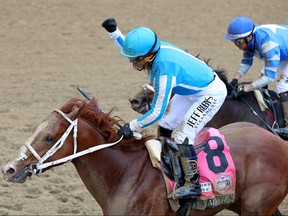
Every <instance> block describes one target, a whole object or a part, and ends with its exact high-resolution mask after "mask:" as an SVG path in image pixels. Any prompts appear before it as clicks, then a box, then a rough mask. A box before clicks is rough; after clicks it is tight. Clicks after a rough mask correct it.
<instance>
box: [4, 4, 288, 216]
mask: <svg viewBox="0 0 288 216" xmlns="http://www.w3.org/2000/svg"><path fill="white" fill-rule="evenodd" d="M287 11H288V4H287V0H274V1H273V2H271V1H270V0H269V1H268V0H252V1H251V0H242V1H233V0H232V1H231V0H218V1H215V0H201V1H197V0H180V1H168V0H146V1H132V0H0V74H1V79H0V89H1V91H0V97H1V102H2V103H1V104H0V119H1V125H0V140H1V141H0V164H1V165H3V164H4V163H5V162H6V161H7V160H8V159H10V158H11V157H12V155H14V154H15V152H16V151H17V150H18V148H19V147H20V146H21V145H23V144H24V142H25V141H26V140H27V139H28V138H29V136H30V135H31V132H32V129H33V128H34V127H35V126H37V125H38V124H39V123H40V122H41V121H42V119H43V118H44V117H46V115H47V114H49V113H50V112H52V111H53V110H54V109H56V108H59V107H60V106H62V105H63V104H64V103H65V102H66V101H67V100H68V99H70V98H72V97H75V96H76V97H81V95H80V94H79V93H78V92H77V90H76V86H77V85H81V86H82V87H83V88H85V89H86V90H87V91H88V92H89V93H90V94H91V95H93V96H95V97H96V98H98V99H99V101H100V104H101V105H102V108H103V109H104V110H108V109H110V108H115V113H116V114H118V115H119V116H121V117H122V118H123V119H125V120H127V121H130V120H132V119H133V118H135V117H137V116H138V114H137V113H135V112H133V111H132V110H131V109H130V105H129V102H128V98H129V97H130V96H132V95H133V94H134V92H135V91H138V89H139V88H140V87H141V86H142V85H143V84H144V83H146V82H147V78H146V76H145V74H144V73H141V72H137V71H135V70H133V69H132V67H131V64H130V63H129V62H128V60H127V59H125V58H123V57H122V56H121V55H120V54H119V52H118V51H117V49H116V47H115V46H114V44H113V43H112V42H111V41H110V39H109V38H108V35H107V34H106V32H105V31H104V29H103V28H102V27H101V23H102V21H103V20H104V19H106V18H108V17H115V18H116V19H117V21H118V24H119V27H120V28H121V30H122V31H123V33H127V32H128V31H129V30H130V29H132V28H134V27H137V26H148V27H151V28H153V29H154V30H155V31H156V32H157V34H158V36H159V38H161V39H162V40H166V41H169V42H171V43H174V44H176V45H178V46H179V47H182V48H183V49H187V50H188V51H189V52H190V53H192V54H193V55H197V54H199V53H200V54H201V57H203V58H204V57H205V58H211V59H212V61H211V65H212V66H214V67H218V66H219V67H221V68H225V69H226V70H227V71H228V72H229V74H228V75H229V78H230V79H231V78H232V75H233V74H234V72H235V69H236V67H237V65H238V62H239V61H240V58H241V55H242V53H241V52H240V51H238V50H237V48H236V47H234V45H233V44H232V43H231V42H228V41H226V40H225V39H224V37H223V35H224V34H225V32H226V28H227V25H228V23H229V22H230V20H231V19H232V18H234V17H235V16H239V15H246V16H249V17H250V18H251V19H253V20H254V22H255V23H282V24H283V23H285V22H286V23H287V21H288V19H287ZM260 67H261V62H259V61H257V60H256V61H255V66H254V68H253V70H251V71H250V75H248V76H247V77H246V79H247V80H249V81H251V80H252V79H255V77H257V76H258V74H259V71H260ZM149 131H150V132H151V133H155V126H153V127H151V128H149ZM283 175H285V174H283ZM280 209H281V211H282V212H283V213H285V214H288V204H287V203H286V201H285V202H284V203H283V204H282V205H281V207H280ZM101 214H102V212H101V209H100V208H99V206H98V204H97V203H96V202H95V201H94V199H93V197H92V196H91V195H90V194H89V193H88V191H87V190H86V188H85V187H84V185H83V183H82V182H81V180H80V178H79V177H78V175H77V173H76V171H75V168H74V167H73V165H72V164H70V163H68V164H65V165H62V166H60V167H57V168H54V169H51V170H50V171H48V172H46V173H43V174H42V175H40V177H38V178H33V179H31V180H30V181H27V182H26V183H24V184H12V183H8V182H5V181H4V180H3V179H2V178H0V215H101ZM227 214H228V212H227V211H225V212H222V213H221V214H219V215H227Z"/></svg>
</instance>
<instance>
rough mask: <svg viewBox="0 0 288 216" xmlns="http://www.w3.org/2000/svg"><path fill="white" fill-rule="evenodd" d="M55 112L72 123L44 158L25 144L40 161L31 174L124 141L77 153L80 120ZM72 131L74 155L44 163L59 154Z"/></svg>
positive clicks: (59, 111)
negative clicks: (56, 153)
mask: <svg viewBox="0 0 288 216" xmlns="http://www.w3.org/2000/svg"><path fill="white" fill-rule="evenodd" d="M55 111H56V112H58V113H59V114H61V115H62V116H63V117H64V118H65V119H66V120H67V121H68V122H69V123H70V125H69V127H68V128H67V129H66V131H65V132H64V133H63V135H62V137H60V139H59V140H58V141H57V142H56V143H55V144H54V145H53V146H52V147H51V149H49V150H48V151H47V152H46V153H45V154H44V155H43V156H42V157H41V156H40V155H39V154H38V153H37V152H36V151H35V149H34V148H33V147H32V146H31V145H30V144H27V143H25V146H26V147H27V148H28V149H29V151H30V152H31V153H32V154H33V155H34V157H35V158H36V159H37V160H38V162H37V163H36V164H35V166H33V168H32V166H31V170H30V172H31V173H32V174H36V173H37V171H38V170H40V173H41V172H42V169H45V168H47V167H50V166H54V165H57V164H60V163H65V162H67V161H71V160H72V159H74V158H78V157H81V156H83V155H86V154H88V153H92V152H94V151H98V150H101V149H104V148H107V147H110V146H113V145H116V144H117V143H119V142H120V141H121V140H122V139H123V136H122V137H121V138H120V139H119V140H117V141H116V142H113V143H106V144H101V145H97V146H94V147H91V148H88V149H86V150H83V151H80V152H77V153H76V151H77V123H78V119H75V120H74V121H72V120H71V119H70V118H69V117H68V116H67V115H65V113H63V112H62V111H61V110H55ZM72 129H73V140H74V150H73V154H72V155H69V156H66V157H64V158H61V159H58V160H55V161H51V162H46V163H44V161H46V160H47V159H48V158H49V157H51V156H52V155H53V154H54V153H55V152H57V151H58V149H60V148H61V147H62V146H63V144H64V142H65V140H66V139H67V137H68V135H69V134H70V132H71V131H72Z"/></svg>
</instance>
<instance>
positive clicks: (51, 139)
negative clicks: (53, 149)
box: [45, 134, 54, 144]
mask: <svg viewBox="0 0 288 216" xmlns="http://www.w3.org/2000/svg"><path fill="white" fill-rule="evenodd" d="M53 140H54V137H53V136H52V135H50V134H48V135H47V136H46V137H45V142H46V143H47V144H51V142H53Z"/></svg>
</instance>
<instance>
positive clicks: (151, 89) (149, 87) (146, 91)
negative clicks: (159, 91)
mask: <svg viewBox="0 0 288 216" xmlns="http://www.w3.org/2000/svg"><path fill="white" fill-rule="evenodd" d="M148 89H149V90H150V91H152V92H155V89H154V88H153V86H151V85H149V84H147V83H146V84H145V85H144V86H143V91H144V94H145V97H146V100H147V105H146V106H147V110H150V108H151V102H152V101H150V99H149V96H148Z"/></svg>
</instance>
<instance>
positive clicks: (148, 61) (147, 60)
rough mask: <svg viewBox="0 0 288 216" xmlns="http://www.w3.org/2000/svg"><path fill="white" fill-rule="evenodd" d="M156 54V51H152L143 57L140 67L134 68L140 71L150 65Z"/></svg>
mask: <svg viewBox="0 0 288 216" xmlns="http://www.w3.org/2000/svg"><path fill="white" fill-rule="evenodd" d="M156 54H157V52H154V53H152V54H150V55H149V56H146V57H144V59H143V60H144V61H145V64H144V66H143V67H142V68H138V69H136V70H138V71H142V70H143V69H145V68H146V67H148V66H151V65H152V62H153V60H154V59H155V58H156Z"/></svg>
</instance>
